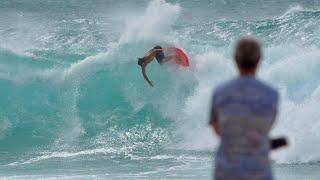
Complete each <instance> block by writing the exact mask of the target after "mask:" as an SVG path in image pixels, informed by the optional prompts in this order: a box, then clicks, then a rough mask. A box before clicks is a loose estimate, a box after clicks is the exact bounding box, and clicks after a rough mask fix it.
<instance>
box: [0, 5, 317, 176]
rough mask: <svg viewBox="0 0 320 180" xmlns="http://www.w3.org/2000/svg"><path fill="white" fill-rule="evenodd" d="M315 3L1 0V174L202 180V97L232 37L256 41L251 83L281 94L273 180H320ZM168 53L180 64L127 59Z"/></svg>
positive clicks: (207, 172)
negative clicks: (257, 58) (258, 59)
mask: <svg viewBox="0 0 320 180" xmlns="http://www.w3.org/2000/svg"><path fill="white" fill-rule="evenodd" d="M319 34H320V2H319V1H312V0H308V1H307V0H306V1H298V0H296V1H295V0H282V1H281V2H277V1H275V0H270V1H267V2H266V1H262V0H252V1H251V0H250V1H240V0H232V1H231V0H203V1H202V0H201V1H191V0H190V1H187V0H186V1H182V0H180V1H179V0H176V1H169V0H168V1H164V0H151V1H144V0H134V1H116V0H108V1H102V0H93V1H85V0H77V1H75V0H72V1H62V0H57V1H50V0H44V1H36V0H2V1H1V2H0V87H1V88H0V97H1V101H0V108H1V111H0V178H3V179H43V178H51V179H210V178H211V173H212V167H213V166H212V165H213V159H214V152H215V149H216V147H217V144H218V142H219V141H218V139H217V138H216V137H214V136H212V132H211V130H210V129H209V127H208V126H207V120H208V112H209V99H210V96H211V92H212V89H213V88H214V87H215V86H216V85H217V84H219V83H221V82H222V81H225V80H227V79H230V78H232V77H234V76H235V75H236V71H235V68H234V65H233V63H232V50H233V49H232V48H233V45H234V44H233V43H234V42H235V40H236V39H238V38H239V37H240V36H243V35H254V36H256V37H258V38H259V39H261V41H262V42H263V48H264V61H263V63H262V66H261V69H260V73H259V77H260V78H262V79H263V80H265V81H267V82H268V83H270V84H272V85H273V86H275V87H277V88H278V89H279V91H280V92H281V100H282V101H281V107H280V112H279V113H280V114H279V117H278V119H277V121H278V122H277V124H276V125H275V129H274V130H273V132H272V135H273V136H278V135H286V136H288V138H289V140H290V147H289V148H286V149H283V150H280V151H278V152H273V153H272V154H271V156H272V160H273V162H274V166H273V169H274V176H275V177H276V179H284V180H285V179H299V180H300V179H308V180H309V179H318V178H319V177H320V164H319V161H320V153H319V148H320V146H319V144H320V134H319V131H318V128H319V127H320V121H319V120H318V118H317V117H319V116H320V113H319V111H318V107H319V99H320V86H319V83H320V82H319V81H320V80H319V78H318V76H319V70H320V61H319V59H320V49H319V47H320V43H319V42H320V41H319V40H320V36H319ZM156 44H161V45H163V44H164V45H165V44H175V45H176V46H179V47H183V48H184V49H185V50H186V52H187V53H188V54H189V56H190V59H191V66H190V68H188V69H185V68H180V67H177V66H176V65H174V64H168V65H165V66H161V67H160V66H159V65H157V63H152V64H151V65H150V67H148V73H149V75H150V78H151V79H152V80H153V81H154V82H155V88H152V89H151V88H149V87H148V85H147V84H146V83H145V82H144V80H143V78H142V76H141V75H140V71H139V69H138V67H137V64H136V57H140V56H141V55H142V54H143V53H144V52H145V51H146V50H147V49H148V48H149V47H151V46H154V45H156Z"/></svg>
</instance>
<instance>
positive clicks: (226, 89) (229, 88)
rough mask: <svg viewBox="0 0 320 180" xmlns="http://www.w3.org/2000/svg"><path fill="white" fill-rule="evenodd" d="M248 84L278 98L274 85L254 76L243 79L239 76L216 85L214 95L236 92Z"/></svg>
mask: <svg viewBox="0 0 320 180" xmlns="http://www.w3.org/2000/svg"><path fill="white" fill-rule="evenodd" d="M248 85H250V86H252V87H254V88H256V89H257V90H258V91H260V92H264V93H266V94H268V95H269V96H272V97H274V98H276V99H278V91H277V90H276V89H275V88H274V87H272V86H271V85H269V84H268V83H266V82H263V81H261V80H259V79H256V78H252V79H250V80H243V79H241V78H235V79H231V80H229V81H227V82H225V83H222V84H220V85H218V86H217V87H216V88H215V90H214V96H219V95H223V94H230V93H237V92H238V90H239V89H241V88H242V87H245V86H248Z"/></svg>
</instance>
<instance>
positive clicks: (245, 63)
mask: <svg viewBox="0 0 320 180" xmlns="http://www.w3.org/2000/svg"><path fill="white" fill-rule="evenodd" d="M260 58H261V49H260V44H259V42H258V41H257V40H255V39H253V38H249V37H246V38H242V39H240V40H239V41H238V42H237V44H236V50H235V54H234V59H235V61H236V63H237V66H238V68H239V70H240V73H243V72H248V73H254V72H255V70H256V68H257V66H258V64H259V62H260Z"/></svg>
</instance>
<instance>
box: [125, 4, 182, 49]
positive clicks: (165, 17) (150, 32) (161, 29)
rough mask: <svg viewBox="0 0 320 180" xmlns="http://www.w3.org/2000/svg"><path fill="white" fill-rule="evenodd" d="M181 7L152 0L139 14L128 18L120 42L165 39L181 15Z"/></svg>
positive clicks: (162, 40) (161, 40)
mask: <svg viewBox="0 0 320 180" xmlns="http://www.w3.org/2000/svg"><path fill="white" fill-rule="evenodd" d="M180 11H181V7H180V6H179V5H178V4H176V5H174V4H170V3H167V2H165V1H164V0H152V1H150V2H149V4H148V6H147V8H146V10H145V11H144V12H143V13H142V14H141V15H139V16H135V15H131V16H130V17H129V18H128V19H127V23H126V27H125V30H124V33H123V34H122V36H121V38H120V43H124V44H125V43H129V42H130V43H132V42H139V41H144V42H145V41H150V40H153V41H155V42H156V41H160V42H164V41H165V36H166V34H167V33H168V31H169V30H170V28H171V26H172V25H173V24H174V23H175V21H176V19H177V18H178V17H179V14H180Z"/></svg>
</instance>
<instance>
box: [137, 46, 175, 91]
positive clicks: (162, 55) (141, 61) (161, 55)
mask: <svg viewBox="0 0 320 180" xmlns="http://www.w3.org/2000/svg"><path fill="white" fill-rule="evenodd" d="M154 59H156V60H157V61H158V63H159V64H160V65H162V64H163V63H166V62H169V61H171V60H173V59H180V57H179V56H177V55H176V54H174V53H173V48H171V47H167V48H162V47H161V46H155V47H153V48H151V49H149V50H148V51H147V52H146V53H145V55H144V57H143V58H138V65H139V66H141V72H142V75H143V77H144V79H145V80H146V81H147V82H148V84H149V85H150V86H151V87H153V82H152V81H150V79H149V78H148V76H147V74H146V67H147V65H148V64H149V63H150V62H151V61H153V60H154Z"/></svg>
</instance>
